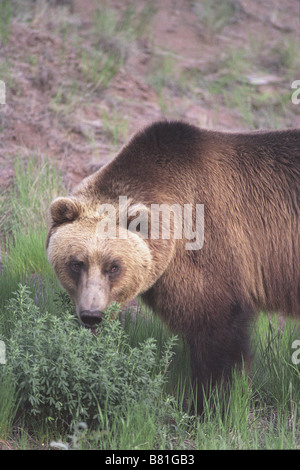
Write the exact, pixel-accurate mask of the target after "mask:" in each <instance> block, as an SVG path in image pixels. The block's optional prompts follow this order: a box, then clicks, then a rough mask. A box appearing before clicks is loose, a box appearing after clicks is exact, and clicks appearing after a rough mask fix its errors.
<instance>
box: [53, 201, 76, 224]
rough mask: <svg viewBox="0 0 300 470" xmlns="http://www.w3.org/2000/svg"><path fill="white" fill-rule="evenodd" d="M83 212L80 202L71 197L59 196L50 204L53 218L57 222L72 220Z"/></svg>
mask: <svg viewBox="0 0 300 470" xmlns="http://www.w3.org/2000/svg"><path fill="white" fill-rule="evenodd" d="M81 212H82V208H81V204H80V202H79V201H77V200H76V199H73V198H70V197H58V198H56V199H54V201H53V202H52V203H51V206H50V214H51V218H52V221H53V222H54V223H55V224H62V223H64V222H72V221H73V220H75V219H77V217H79V215H80V213H81Z"/></svg>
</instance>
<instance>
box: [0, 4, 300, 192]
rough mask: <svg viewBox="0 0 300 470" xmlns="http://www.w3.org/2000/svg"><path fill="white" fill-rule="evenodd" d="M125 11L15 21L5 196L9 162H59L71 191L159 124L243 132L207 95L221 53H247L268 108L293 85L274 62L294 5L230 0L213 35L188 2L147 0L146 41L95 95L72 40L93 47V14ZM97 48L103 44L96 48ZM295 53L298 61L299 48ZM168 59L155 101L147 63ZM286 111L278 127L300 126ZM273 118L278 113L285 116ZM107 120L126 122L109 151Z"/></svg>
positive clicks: (6, 54) (25, 14)
mask: <svg viewBox="0 0 300 470" xmlns="http://www.w3.org/2000/svg"><path fill="white" fill-rule="evenodd" d="M17 3H18V2H17ZM19 3H22V2H19ZM25 3H26V2H25ZM148 3H151V2H149V1H148ZM61 4H65V5H63V6H62V5H61ZM128 4H129V0H112V1H110V2H107V1H106V2H104V1H100V0H99V1H93V0H87V1H83V0H74V1H65V2H63V1H59V0H58V1H56V2H55V1H51V2H48V3H47V2H28V5H29V6H28V5H27V6H26V7H25V6H24V9H23V10H21V11H18V12H17V13H16V14H14V13H15V12H13V13H12V16H11V19H10V25H9V35H8V40H7V42H6V43H4V42H3V43H2V45H1V49H0V66H1V68H0V79H1V78H2V76H1V73H2V75H3V80H4V81H5V83H6V104H5V105H3V104H2V105H0V118H1V119H0V133H1V144H0V185H1V186H2V188H5V187H7V185H9V183H10V182H11V179H12V177H13V169H12V166H13V159H14V158H15V157H16V156H21V157H22V158H24V159H27V158H30V157H31V156H32V155H33V154H38V155H43V156H47V157H49V158H50V159H52V160H53V161H55V162H57V164H58V165H59V167H60V168H61V169H62V171H63V174H64V175H65V181H66V183H67V184H68V185H70V186H73V185H74V184H76V183H78V182H79V181H80V180H81V179H82V177H84V176H86V175H87V174H89V173H90V172H92V171H93V170H94V169H95V168H97V167H98V166H99V165H101V164H103V163H104V162H106V161H107V160H108V159H110V158H112V156H113V154H114V153H115V152H116V151H117V149H118V147H120V146H121V145H122V144H123V143H124V142H125V141H126V140H127V138H129V136H130V135H131V134H132V133H133V132H135V131H136V130H138V129H139V128H140V127H141V126H144V125H145V124H147V123H150V122H152V121H153V120H156V119H160V118H169V119H172V118H176V119H184V120H186V121H188V122H191V123H194V124H197V125H200V126H203V127H209V128H217V129H225V130H230V129H247V128H249V127H250V126H249V124H247V123H246V122H245V121H244V120H243V119H242V118H241V113H240V109H238V108H237V107H234V106H228V103H226V100H224V97H223V96H221V95H220V93H219V94H218V93H217V94H215V95H214V94H213V93H212V92H211V91H210V89H209V87H208V84H213V83H214V82H215V81H216V80H218V78H219V77H220V76H221V74H222V71H223V65H224V63H223V61H224V57H225V53H227V56H228V51H230V50H232V52H233V53H234V52H235V51H238V50H239V48H240V49H242V48H244V49H246V50H247V49H249V50H250V49H251V48H252V50H253V51H254V52H253V55H252V56H249V57H252V59H253V67H251V64H248V72H249V71H250V72H251V73H252V75H253V76H254V78H255V77H257V76H259V77H263V78H264V80H265V81H264V83H263V84H262V85H257V86H256V90H255V91H256V93H257V94H258V95H259V94H261V96H264V97H265V106H266V107H267V106H268V104H269V103H268V96H269V97H270V102H272V100H274V95H275V94H276V93H277V95H276V96H278V93H279V94H280V93H282V95H284V94H287V93H289V92H290V91H291V82H292V81H293V80H296V79H300V70H299V68H297V67H298V65H297V61H296V60H293V57H292V59H290V62H291V63H292V65H291V70H292V67H294V69H293V70H292V73H289V74H287V71H286V70H285V66H284V63H285V61H284V59H285V57H283V58H282V57H281V56H280V50H281V49H280V48H281V47H282V52H283V56H284V54H285V50H287V52H286V54H288V52H290V50H291V49H289V48H286V44H294V43H295V41H297V39H299V26H300V18H299V15H300V13H299V2H295V1H294V0H286V1H285V2H282V1H281V0H266V1H264V2H260V1H258V0H240V1H237V2H236V6H237V7H236V9H235V12H234V16H233V17H232V18H231V19H230V20H229V21H227V22H226V24H225V26H224V27H222V28H221V29H220V30H217V31H213V32H212V31H208V30H207V27H206V26H205V24H204V23H203V22H201V21H200V20H199V17H198V16H197V14H196V9H195V2H193V1H191V0H164V1H163V2H161V1H159V0H153V1H152V4H153V7H155V10H156V12H155V14H154V15H153V17H151V18H150V19H149V22H150V23H151V24H150V27H149V28H148V29H147V31H145V35H144V36H143V35H142V36H140V37H139V38H138V39H136V40H135V41H132V43H131V44H130V46H129V47H128V48H127V52H126V60H125V61H124V63H123V64H122V66H121V67H120V68H119V69H118V71H117V73H116V74H115V76H114V77H113V78H112V79H111V81H110V82H109V83H108V86H106V87H104V88H103V89H101V90H99V89H96V90H94V91H93V85H94V84H93V83H92V85H91V83H89V81H88V80H87V79H86V78H85V77H84V74H83V72H82V55H81V54H79V52H78V47H77V46H76V44H78V41H77V42H76V40H77V39H78V40H80V41H81V42H80V44H81V47H84V48H86V49H87V50H88V48H92V47H94V48H95V35H93V36H91V31H92V28H93V21H94V17H95V12H96V10H97V8H101V7H103V5H109V8H111V9H114V10H115V11H116V12H117V13H118V14H120V12H122V11H124V9H125V8H126V6H127V5H128ZM144 4H145V0H143V1H141V2H138V5H139V6H138V10H139V9H140V8H142V6H143V5H144ZM41 5H42V7H41ZM63 15H64V16H63ZM62 17H63V20H61V18H62ZM64 24H67V26H66V27H65V30H64V29H63V28H64V26H63V25H64ZM64 31H65V33H64ZM76 35H77V39H76V37H75V36H76ZM293 41H294V42H293ZM101 47H104V46H103V42H102V43H101V42H100V43H99V48H101ZM106 47H107V45H106ZM285 48H286V49H285ZM226 51H227V52H226ZM294 53H295V54H298V55H299V48H298V49H297V48H295V51H294ZM165 57H170V58H171V59H172V67H173V70H174V80H173V82H172V80H170V77H169V82H170V83H169V85H168V83H167V84H166V85H165V87H164V89H163V91H162V95H161V96H159V93H158V91H157V89H155V87H154V86H153V85H151V80H149V74H150V73H152V74H153V64H155V62H153V61H155V59H157V60H158V62H157V64H158V65H157V68H158V69H159V67H160V66H161V65H160V64H161V63H162V62H161V61H162V60H163V59H164V58H165ZM249 57H248V59H247V60H250V59H249ZM280 57H281V63H279V62H278V61H279V58H280ZM258 59H259V60H258ZM159 61H160V62H159ZM298 64H299V61H298ZM259 66H260V68H259ZM154 67H155V66H154ZM290 72H291V71H290ZM181 73H185V74H186V77H191V81H192V92H191V87H188V85H189V84H188V80H189V79H188V78H186V80H185V85H184V87H181V88H180V87H178V86H176V79H177V78H178V77H179V76H180V74H181ZM198 77H199V79H198ZM203 77H204V78H205V80H203ZM171 78H172V77H171ZM243 78H245V77H243ZM250 79H251V77H250V78H249V80H250ZM72 83H73V84H75V85H76V87H75V88H76V92H74V93H73V95H72V100H71V101H70V103H68V99H69V98H68V96H67V94H66V92H65V89H70V86H71V85H72ZM75 85H74V86H75ZM68 87H69V88H68ZM58 92H59V93H60V98H59V99H58V98H57V96H58ZM267 93H269V95H268V94H267ZM266 97H267V98H266ZM161 99H163V101H164V106H162V105H161ZM68 104H70V106H69V107H68V106H67V105H68ZM284 106H285V108H286V109H284V113H283V115H280V116H279V118H278V119H279V120H278V127H297V126H299V124H300V117H299V116H300V114H299V111H300V105H299V107H298V108H297V106H295V105H292V104H291V102H290V100H288V101H287V102H286V104H285V105H284ZM274 109H275V113H276V112H277V111H276V107H275V108H274ZM254 112H255V110H254ZM260 112H262V108H260ZM278 113H281V114H282V109H280V111H278ZM104 115H105V116H106V118H107V120H108V121H110V122H111V123H112V126H114V128H117V127H118V126H119V127H120V128H122V123H123V124H124V123H125V124H126V126H125V131H123V132H119V135H118V136H117V138H116V139H115V142H114V143H112V141H113V138H112V132H109V131H107V129H106V128H105V123H104V122H103V121H104V117H103V116H104ZM116 116H117V118H116ZM114 120H116V124H113V121H114ZM256 122H258V123H259V122H260V121H259V119H258V120H257V121H256ZM262 123H263V124H266V123H265V122H264V121H262ZM268 125H269V124H268V123H267V126H268Z"/></svg>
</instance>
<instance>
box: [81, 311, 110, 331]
mask: <svg viewBox="0 0 300 470" xmlns="http://www.w3.org/2000/svg"><path fill="white" fill-rule="evenodd" d="M103 315H104V314H103V312H100V310H83V311H82V312H80V314H79V316H80V320H81V321H82V323H84V325H85V326H87V327H88V328H94V327H95V326H96V325H98V323H101V321H102V320H103Z"/></svg>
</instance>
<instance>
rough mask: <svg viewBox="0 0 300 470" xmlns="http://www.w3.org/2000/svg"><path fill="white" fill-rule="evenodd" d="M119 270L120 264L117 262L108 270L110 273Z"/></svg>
mask: <svg viewBox="0 0 300 470" xmlns="http://www.w3.org/2000/svg"><path fill="white" fill-rule="evenodd" d="M118 271H119V266H118V265H117V264H114V265H113V266H111V267H110V268H109V270H108V272H109V274H115V273H117V272H118Z"/></svg>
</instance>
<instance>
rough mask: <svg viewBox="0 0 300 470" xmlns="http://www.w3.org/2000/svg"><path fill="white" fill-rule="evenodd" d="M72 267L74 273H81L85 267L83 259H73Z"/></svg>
mask: <svg viewBox="0 0 300 470" xmlns="http://www.w3.org/2000/svg"><path fill="white" fill-rule="evenodd" d="M70 268H71V270H72V271H73V272H74V273H80V272H81V270H82V268H83V262H82V261H71V263H70Z"/></svg>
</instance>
